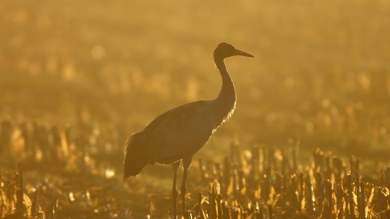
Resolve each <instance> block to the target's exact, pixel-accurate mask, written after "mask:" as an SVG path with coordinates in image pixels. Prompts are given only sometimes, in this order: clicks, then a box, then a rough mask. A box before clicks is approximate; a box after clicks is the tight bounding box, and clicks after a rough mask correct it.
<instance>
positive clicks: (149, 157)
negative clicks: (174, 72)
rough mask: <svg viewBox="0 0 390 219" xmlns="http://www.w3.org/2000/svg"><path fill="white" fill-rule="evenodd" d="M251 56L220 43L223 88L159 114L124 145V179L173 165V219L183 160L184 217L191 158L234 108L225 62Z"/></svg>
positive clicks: (217, 59) (218, 59) (216, 55)
mask: <svg viewBox="0 0 390 219" xmlns="http://www.w3.org/2000/svg"><path fill="white" fill-rule="evenodd" d="M236 55H240V56H247V57H253V56H252V55H250V54H248V53H245V52H242V51H240V50H238V49H236V48H234V47H233V46H232V45H230V44H228V43H221V44H219V45H218V46H217V48H216V49H215V51H214V62H215V64H216V66H217V68H218V70H219V72H220V74H221V77H222V88H221V91H220V93H219V95H218V97H217V98H216V99H214V100H201V101H197V102H192V103H188V104H185V105H182V106H179V107H177V108H174V109H172V110H169V111H168V112H166V113H164V114H162V115H160V116H159V117H157V118H156V119H154V120H153V121H152V122H151V123H150V124H149V125H148V126H147V127H146V128H145V129H144V130H143V131H142V132H138V133H135V134H132V135H131V136H130V137H129V138H128V139H127V142H126V146H125V157H124V180H126V179H127V178H128V177H129V176H136V175H137V174H138V173H139V172H141V170H142V169H143V168H144V167H145V166H146V165H147V164H155V163H158V164H172V166H173V174H174V175H173V176H174V177H173V188H172V196H173V206H174V209H173V213H174V215H175V217H176V199H177V196H178V191H177V189H176V176H177V172H178V169H179V166H180V161H181V160H182V161H183V168H184V173H183V181H182V184H181V196H182V201H183V206H182V207H183V208H182V209H183V214H184V211H185V194H186V191H187V188H186V178H187V171H188V169H189V167H190V165H191V162H192V156H193V155H194V154H195V153H196V152H197V151H198V150H199V149H201V148H202V147H203V145H204V144H205V143H206V142H207V141H208V140H209V138H210V136H211V135H212V134H213V133H214V131H215V130H216V129H217V128H218V127H219V126H220V125H221V124H222V123H224V122H225V121H227V120H228V119H229V117H230V116H231V115H232V113H233V111H234V108H235V105H236V92H235V89H234V85H233V82H232V80H231V78H230V76H229V73H228V72H227V70H226V66H225V63H224V59H225V58H227V57H230V56H236Z"/></svg>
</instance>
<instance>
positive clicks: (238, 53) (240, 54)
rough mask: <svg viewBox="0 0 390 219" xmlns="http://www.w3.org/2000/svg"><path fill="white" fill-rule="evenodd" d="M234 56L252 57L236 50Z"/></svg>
mask: <svg viewBox="0 0 390 219" xmlns="http://www.w3.org/2000/svg"><path fill="white" fill-rule="evenodd" d="M236 55H237V56H246V57H254V56H253V55H251V54H249V53H246V52H243V51H241V50H238V49H236Z"/></svg>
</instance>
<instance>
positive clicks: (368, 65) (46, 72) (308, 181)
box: [0, 0, 390, 218]
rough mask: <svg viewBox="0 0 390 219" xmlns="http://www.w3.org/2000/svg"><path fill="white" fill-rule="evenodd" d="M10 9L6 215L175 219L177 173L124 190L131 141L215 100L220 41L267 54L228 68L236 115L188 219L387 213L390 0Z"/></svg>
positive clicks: (194, 188)
mask: <svg viewBox="0 0 390 219" xmlns="http://www.w3.org/2000/svg"><path fill="white" fill-rule="evenodd" d="M0 12H1V13H0V121H1V126H0V195H1V197H0V218H3V217H11V215H14V216H15V215H16V216H19V217H21V215H23V216H24V217H27V218H34V217H36V218H67V217H72V218H78V217H80V218H82V217H94V218H99V217H100V218H108V217H111V218H126V217H128V218H140V217H145V216H146V215H151V216H152V217H153V216H155V217H156V218H161V217H167V215H169V213H168V211H170V210H171V205H170V203H171V202H170V200H169V195H170V187H171V181H170V179H171V168H170V167H160V166H154V167H150V168H146V169H145V172H143V173H142V174H141V175H140V176H139V177H136V178H133V179H132V180H130V181H129V182H128V184H125V185H123V184H122V183H121V178H122V175H121V174H122V167H121V162H122V156H123V143H124V141H125V138H126V136H127V135H129V134H130V133H131V132H136V131H140V130H142V128H143V127H144V126H145V125H147V124H148V122H150V121H151V120H152V119H153V118H155V117H156V116H157V115H159V114H160V113H162V112H164V111H165V110H168V109H170V108H172V107H174V106H177V105H180V104H183V103H186V102H189V101H194V100H198V99H211V98H214V97H215V96H216V95H217V93H218V91H219V89H220V77H219V75H218V73H217V70H216V69H215V67H214V66H213V62H212V51H213V50H214V48H215V46H216V45H217V44H218V43H219V42H221V41H226V42H229V43H232V44H233V45H236V46H237V47H238V48H240V49H242V50H244V51H247V52H249V53H251V54H253V55H254V56H255V59H251V60H248V59H240V58H236V59H234V60H233V59H232V60H228V61H227V66H228V69H229V71H230V74H231V76H232V79H233V81H234V82H235V85H236V88H237V93H238V103H237V109H236V112H235V114H234V115H233V117H232V118H231V120H230V121H229V122H228V123H226V124H224V125H223V127H221V128H220V130H218V132H217V133H216V134H215V136H213V138H212V139H211V140H210V142H209V143H208V144H207V145H206V147H205V148H204V149H203V150H202V151H200V152H199V154H198V155H197V156H196V157H195V159H198V158H199V159H201V160H202V161H199V162H194V164H193V167H192V168H191V169H190V172H189V181H190V182H189V192H190V194H189V196H191V197H189V200H190V201H189V206H188V207H189V208H190V211H191V215H192V216H193V217H200V218H202V217H203V218H215V217H217V216H219V217H222V215H223V217H225V218H229V217H231V218H238V215H240V217H241V218H242V217H244V218H245V217H248V218H271V215H273V218H283V217H284V218H304V217H309V218H315V217H322V218H336V217H337V218H386V215H387V217H389V216H388V215H389V210H388V209H389V191H388V189H389V178H390V176H389V170H388V166H389V156H388V154H390V119H389V118H390V67H389V60H390V40H389V39H390V29H389V28H388V27H389V26H390V3H389V2H388V1H386V0H379V1H368V0H360V1H351V0H347V1H339V0H327V1H325V0H322V1H308V0H299V1H282V0H278V1H264V0H261V1H256V0H245V1H238V2H226V1H220V0H218V1H211V2H199V1H174V0H169V1H161V2H159V1H158V2H156V1H140V2H138V1H136V2H134V1H101V0H99V1H91V0H86V1H65V0H58V1H48V0H38V1H21V0H12V1H1V2H0ZM232 142H235V143H234V144H237V145H239V146H238V147H232V146H230V145H231V144H232ZM236 142H237V143H236ZM232 148H235V149H232ZM316 148H321V150H323V151H326V152H321V150H320V149H316ZM232 151H235V152H234V153H233V152H232ZM293 151H295V152H294V153H293ZM298 152H299V153H298ZM258 154H263V155H262V156H263V158H264V159H265V160H263V161H259V160H257V159H260V157H261V156H260V155H259V156H260V157H257V156H258ZM292 154H294V155H292ZM353 156H354V157H353ZM226 157H228V158H226ZM256 160H257V161H256ZM256 162H257V163H256ZM19 163H20V164H19ZM260 164H262V165H263V166H262V167H261V168H260V167H259V165H260ZM260 166H261V165H260ZM386 167H387V168H386ZM229 168H230V169H229ZM256 168H260V169H258V170H257V169H256ZM200 193H201V194H202V196H200V195H199V194H200ZM21 200H22V201H21ZM168 203H169V204H168ZM362 215H364V217H362ZM188 217H190V216H189V215H188Z"/></svg>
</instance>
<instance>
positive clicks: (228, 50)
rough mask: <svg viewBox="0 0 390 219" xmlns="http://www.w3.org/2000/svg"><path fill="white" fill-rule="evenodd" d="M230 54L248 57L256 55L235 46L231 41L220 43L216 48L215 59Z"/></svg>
mask: <svg viewBox="0 0 390 219" xmlns="http://www.w3.org/2000/svg"><path fill="white" fill-rule="evenodd" d="M230 56H247V57H254V56H253V55H251V54H249V53H246V52H243V51H241V50H238V49H236V48H234V46H232V45H231V44H229V43H225V42H223V43H220V44H219V45H218V46H217V48H216V49H215V50H214V58H215V59H224V58H227V57H230Z"/></svg>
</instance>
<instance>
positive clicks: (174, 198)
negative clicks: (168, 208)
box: [172, 161, 180, 219]
mask: <svg viewBox="0 0 390 219" xmlns="http://www.w3.org/2000/svg"><path fill="white" fill-rule="evenodd" d="M179 167H180V161H177V162H176V163H173V164H172V168H173V187H172V199H173V218H174V219H176V199H177V196H178V195H179V193H178V192H177V189H176V178H177V172H178V170H179Z"/></svg>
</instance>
